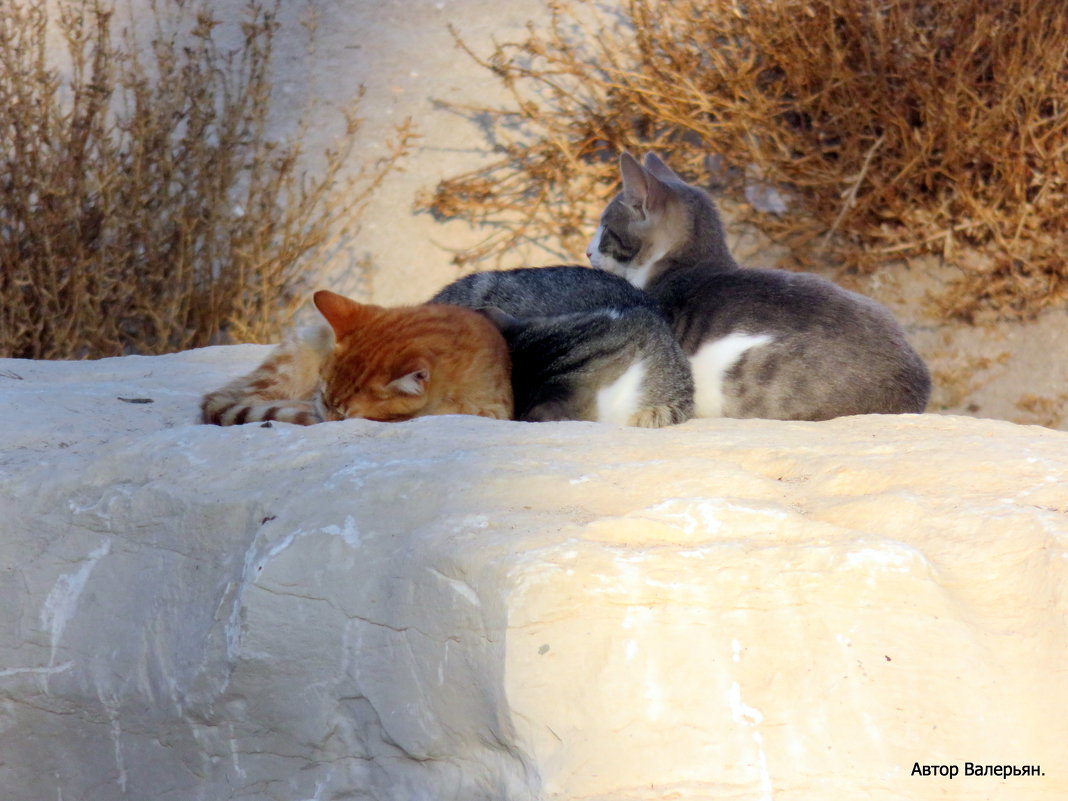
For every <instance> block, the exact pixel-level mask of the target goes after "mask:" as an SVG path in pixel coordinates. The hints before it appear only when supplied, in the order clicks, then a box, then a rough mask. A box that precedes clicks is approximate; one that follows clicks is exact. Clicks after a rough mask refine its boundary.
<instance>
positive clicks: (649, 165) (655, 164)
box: [644, 151, 682, 181]
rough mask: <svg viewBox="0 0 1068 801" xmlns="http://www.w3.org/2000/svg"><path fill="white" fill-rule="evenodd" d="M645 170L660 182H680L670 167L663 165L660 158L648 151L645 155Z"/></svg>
mask: <svg viewBox="0 0 1068 801" xmlns="http://www.w3.org/2000/svg"><path fill="white" fill-rule="evenodd" d="M644 165H645V169H646V170H648V171H649V172H651V173H652V174H653V175H655V176H656V177H657V178H659V179H660V180H661V181H681V180H682V179H681V178H680V177H679V176H678V175H677V174H676V173H675V171H674V170H673V169H671V167H669V166H668V165H667V164H665V163H664V161H663V159H661V158H660V156H658V155H656V153H653V152H652V151H650V152H649V153H646V154H645V161H644Z"/></svg>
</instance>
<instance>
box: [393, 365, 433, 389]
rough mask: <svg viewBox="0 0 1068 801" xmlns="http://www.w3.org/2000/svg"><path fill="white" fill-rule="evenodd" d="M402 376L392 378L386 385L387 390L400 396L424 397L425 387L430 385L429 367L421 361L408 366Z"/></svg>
mask: <svg viewBox="0 0 1068 801" xmlns="http://www.w3.org/2000/svg"><path fill="white" fill-rule="evenodd" d="M409 367H410V368H412V369H408V368H405V372H404V374H403V375H401V376H399V377H397V378H394V379H393V380H392V381H390V382H389V384H388V385H387V389H391V390H393V391H394V392H399V393H400V394H402V395H424V394H426V385H427V384H429V383H430V365H428V364H426V363H425V362H423V361H420V362H419V363H418V364H414V365H409Z"/></svg>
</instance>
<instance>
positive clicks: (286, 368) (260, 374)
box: [200, 325, 334, 426]
mask: <svg viewBox="0 0 1068 801" xmlns="http://www.w3.org/2000/svg"><path fill="white" fill-rule="evenodd" d="M333 347H334V334H333V332H332V331H331V330H330V327H329V326H325V325H317V326H312V327H309V328H305V329H302V330H300V331H298V332H297V333H296V334H295V335H293V336H292V337H291V338H289V339H287V340H286V341H285V342H283V343H282V344H280V345H279V346H278V347H276V348H275V349H274V350H272V351H271V352H270V353H269V354H267V358H266V359H264V360H263V363H262V364H260V366H259V367H257V368H256V369H255V370H253V371H252V372H251V373H249V374H248V375H244V376H241V377H240V378H237V379H234V380H233V381H231V382H230V383H229V384H227V385H226V386H224V387H220V388H219V389H217V390H215V391H213V392H209V393H207V394H206V395H205V396H204V398H203V400H201V402H200V416H201V420H203V421H204V422H205V423H211V424H214V425H218V426H233V425H241V424H242V423H258V422H265V421H267V420H277V421H279V422H282V423H295V424H297V425H302V426H307V425H312V424H313V423H321V422H323V420H324V419H325V416H324V413H323V408H322V404H321V403H320V402H319V397H318V396H319V393H318V387H319V368H320V366H321V365H322V362H323V359H325V358H326V356H327V355H328V354H329V353H330V351H331V349H332V348H333Z"/></svg>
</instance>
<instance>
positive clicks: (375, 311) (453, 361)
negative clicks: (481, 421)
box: [315, 290, 512, 421]
mask: <svg viewBox="0 0 1068 801" xmlns="http://www.w3.org/2000/svg"><path fill="white" fill-rule="evenodd" d="M315 305H316V307H318V309H319V311H320V312H321V313H322V315H323V317H325V318H326V321H327V322H328V323H330V325H331V327H332V328H333V329H334V335H335V337H336V338H337V347H336V348H334V352H333V353H332V354H331V355H330V356H329V357H327V359H326V361H325V363H324V364H323V368H322V381H323V395H322V398H323V406H324V408H325V411H326V414H327V416H328V417H329V418H331V419H340V418H344V417H366V418H368V419H370V420H382V421H395V420H409V419H411V418H413V417H421V416H423V415H428V414H475V415H481V416H483V417H496V418H498V419H502V420H507V419H510V418H511V417H512V384H511V362H510V360H509V357H508V346H507V344H505V341H504V337H503V336H501V333H500V332H499V331H498V330H497V328H496V326H494V325H493V323H491V322H490V321H489V320H487V319H486V318H485V317H483V316H482V315H481V314H479V313H478V312H474V311H471V310H469V309H463V308H460V307H458V306H447V305H444V304H434V303H427V304H423V305H421V306H404V307H400V308H394V309H387V308H383V307H381V306H371V305H366V304H361V303H357V302H355V301H353V300H350V299H348V298H346V297H344V296H342V295H337V294H335V293H333V292H328V291H326V290H322V291H319V292H316V293H315Z"/></svg>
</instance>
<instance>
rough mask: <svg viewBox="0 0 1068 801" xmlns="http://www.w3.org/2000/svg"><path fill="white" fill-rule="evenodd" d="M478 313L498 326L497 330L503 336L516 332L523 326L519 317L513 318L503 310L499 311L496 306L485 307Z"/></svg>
mask: <svg viewBox="0 0 1068 801" xmlns="http://www.w3.org/2000/svg"><path fill="white" fill-rule="evenodd" d="M478 313H479V314H481V315H482V316H483V317H485V318H486V319H488V320H489V321H490V322H491V323H493V324H494V325H495V326H497V330H498V331H500V332H501V333H502V334H507V333H509V332H511V331H515V330H516V329H518V328H521V327H522V325H523V323H522V322H520V320H519V318H518V317H513V316H512V315H510V314H509V313H508V312H506V311H504V310H503V309H498V308H497V307H496V306H483V307H482V308H481V309H479V310H478Z"/></svg>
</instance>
